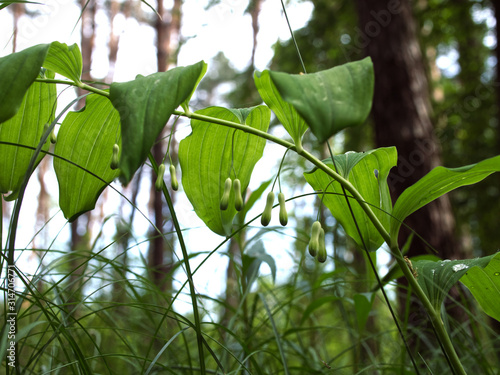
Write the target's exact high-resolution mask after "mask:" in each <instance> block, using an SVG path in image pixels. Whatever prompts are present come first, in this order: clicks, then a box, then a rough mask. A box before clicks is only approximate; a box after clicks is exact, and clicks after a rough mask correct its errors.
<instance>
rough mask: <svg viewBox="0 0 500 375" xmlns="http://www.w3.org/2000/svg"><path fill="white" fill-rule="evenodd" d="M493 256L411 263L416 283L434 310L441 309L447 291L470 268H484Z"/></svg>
mask: <svg viewBox="0 0 500 375" xmlns="http://www.w3.org/2000/svg"><path fill="white" fill-rule="evenodd" d="M493 256H494V255H489V256H486V257H483V258H477V259H464V260H440V261H437V262H433V261H431V260H419V261H414V262H412V267H413V269H414V271H415V272H416V275H417V281H418V283H419V285H420V287H421V288H422V290H423V291H424V293H425V294H426V295H427V297H428V298H429V300H430V302H431V303H432V304H433V306H434V308H435V309H436V310H438V311H439V310H440V309H441V304H442V303H443V301H444V299H445V297H446V295H447V294H448V291H449V290H450V289H451V287H452V286H453V285H454V284H455V283H456V282H457V281H458V280H460V278H461V277H462V276H464V275H465V274H466V273H467V272H469V270H470V269H471V268H472V267H479V268H484V267H486V266H487V265H488V263H489V262H490V260H491V259H492V258H493Z"/></svg>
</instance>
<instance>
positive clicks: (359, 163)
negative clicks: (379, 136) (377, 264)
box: [304, 147, 397, 251]
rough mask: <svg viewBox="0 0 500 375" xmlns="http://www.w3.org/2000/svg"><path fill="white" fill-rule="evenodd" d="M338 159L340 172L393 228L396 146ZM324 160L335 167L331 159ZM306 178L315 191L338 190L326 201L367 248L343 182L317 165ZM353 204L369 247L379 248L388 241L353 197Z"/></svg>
mask: <svg viewBox="0 0 500 375" xmlns="http://www.w3.org/2000/svg"><path fill="white" fill-rule="evenodd" d="M334 160H335V164H336V165H337V169H338V171H339V173H340V174H341V175H342V176H343V177H344V178H346V179H347V180H349V181H350V182H351V183H352V184H353V185H354V187H356V189H357V190H358V191H359V192H360V194H361V195H362V196H363V198H364V200H365V201H366V202H367V203H369V204H370V205H371V206H373V207H374V209H373V211H374V213H375V215H376V216H377V217H378V219H379V220H380V222H381V223H382V224H383V225H384V227H385V228H389V224H390V213H391V211H392V203H391V197H390V194H389V188H388V186H387V176H388V174H389V171H390V169H391V168H392V167H394V166H395V165H396V162H397V152H396V148H395V147H387V148H378V149H376V150H371V151H367V152H361V153H356V152H347V153H345V154H343V155H336V156H334ZM323 162H324V163H325V164H326V165H328V166H329V167H330V168H332V169H333V170H335V168H334V166H333V163H332V160H331V158H329V159H327V160H324V161H323ZM304 177H305V179H306V181H307V182H308V183H309V184H310V185H311V186H312V187H313V188H314V190H317V191H327V192H328V193H335V194H325V196H324V199H323V203H324V204H325V206H326V207H328V209H329V210H330V212H331V213H332V215H333V216H334V217H335V219H336V220H337V221H338V222H339V223H340V224H341V225H342V227H343V228H344V230H345V232H346V233H347V235H349V236H350V237H351V238H352V239H353V240H354V241H355V242H356V243H357V245H358V246H359V247H360V248H363V241H362V239H361V237H360V236H359V234H358V230H357V228H356V224H355V222H354V220H353V218H352V215H351V212H350V211H349V207H348V206H347V203H346V199H345V196H344V195H343V192H342V187H341V185H340V184H339V183H338V182H336V181H334V182H332V181H333V179H332V178H331V177H330V176H328V175H327V174H326V173H325V172H323V171H322V170H320V169H316V168H314V169H313V170H311V171H309V172H306V173H304ZM330 182H332V183H330ZM325 189H326V190H325ZM350 204H351V207H352V210H353V212H354V216H355V218H356V222H357V223H358V226H359V229H360V231H361V235H362V238H363V240H364V243H365V244H366V246H367V248H368V250H369V251H375V250H377V249H378V248H379V247H380V246H381V245H382V244H383V243H384V240H383V238H382V236H381V235H380V233H379V232H378V231H377V229H376V228H375V226H374V225H373V224H372V222H371V221H370V220H369V219H368V218H367V217H366V214H365V212H364V211H363V209H362V208H361V207H360V205H359V204H358V203H357V202H356V201H355V200H354V199H352V198H350Z"/></svg>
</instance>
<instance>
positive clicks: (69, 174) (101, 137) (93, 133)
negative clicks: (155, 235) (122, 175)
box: [54, 94, 120, 221]
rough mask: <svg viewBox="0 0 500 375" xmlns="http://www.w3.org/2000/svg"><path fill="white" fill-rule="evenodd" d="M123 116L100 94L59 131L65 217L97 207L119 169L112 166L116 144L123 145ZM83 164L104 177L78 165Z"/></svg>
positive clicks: (58, 161)
mask: <svg viewBox="0 0 500 375" xmlns="http://www.w3.org/2000/svg"><path fill="white" fill-rule="evenodd" d="M119 140H120V117H119V115H118V112H117V111H116V110H115V109H114V107H113V105H112V104H111V102H110V101H109V100H108V99H107V98H105V97H103V96H101V95H97V94H91V95H89V96H88V97H87V101H86V106H85V108H83V109H82V110H80V111H78V112H70V113H68V114H67V116H66V118H65V119H64V121H63V123H62V125H61V128H60V129H59V132H58V134H57V143H56V146H55V149H54V153H55V154H56V155H58V156H61V157H63V158H65V159H67V160H69V161H70V162H72V163H74V164H76V165H73V164H71V163H68V162H67V161H65V160H62V159H59V158H54V169H55V172H56V175H57V181H58V183H59V206H60V207H61V209H62V211H63V213H64V217H66V218H67V219H68V220H69V221H73V220H75V219H76V218H77V217H78V216H79V215H81V214H83V213H84V212H87V211H90V210H92V209H94V207H95V204H96V201H97V199H98V198H99V195H100V194H101V192H102V191H103V190H104V188H105V187H106V186H107V185H108V184H109V183H110V182H111V181H113V179H115V178H116V177H118V174H119V171H118V170H112V169H111V167H110V164H111V159H112V155H113V145H114V144H115V142H116V143H118V144H120V141H119ZM77 165H78V166H80V167H83V168H85V169H86V170H88V171H90V172H92V173H93V174H95V175H96V176H98V177H100V178H101V179H102V180H104V181H105V182H103V181H102V180H101V179H99V178H97V177H96V176H93V175H92V174H90V173H88V172H86V171H84V170H83V169H81V168H79V167H77Z"/></svg>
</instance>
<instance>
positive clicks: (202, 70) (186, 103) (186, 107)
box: [181, 61, 207, 113]
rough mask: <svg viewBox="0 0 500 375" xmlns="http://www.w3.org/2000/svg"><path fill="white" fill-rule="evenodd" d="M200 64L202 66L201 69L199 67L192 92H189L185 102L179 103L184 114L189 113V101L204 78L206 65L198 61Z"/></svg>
mask: <svg viewBox="0 0 500 375" xmlns="http://www.w3.org/2000/svg"><path fill="white" fill-rule="evenodd" d="M200 63H201V64H202V67H201V70H200V74H199V76H198V79H197V81H196V83H195V84H194V86H193V90H191V94H190V95H189V96H188V97H187V98H186V100H184V101H183V102H182V103H181V107H182V109H183V110H184V111H185V112H186V113H189V112H190V109H189V101H190V100H191V98H192V96H193V94H194V92H195V91H196V88H197V87H198V84H199V83H200V81H201V79H202V78H203V77H204V76H205V73H206V72H207V64H206V63H205V62H204V61H200Z"/></svg>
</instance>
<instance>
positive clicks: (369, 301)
mask: <svg viewBox="0 0 500 375" xmlns="http://www.w3.org/2000/svg"><path fill="white" fill-rule="evenodd" d="M353 300H354V310H355V312H356V322H357V324H358V332H363V331H364V330H365V326H366V322H367V321H368V316H369V315H370V311H371V309H372V305H373V301H375V293H359V294H355V295H354V296H353Z"/></svg>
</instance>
